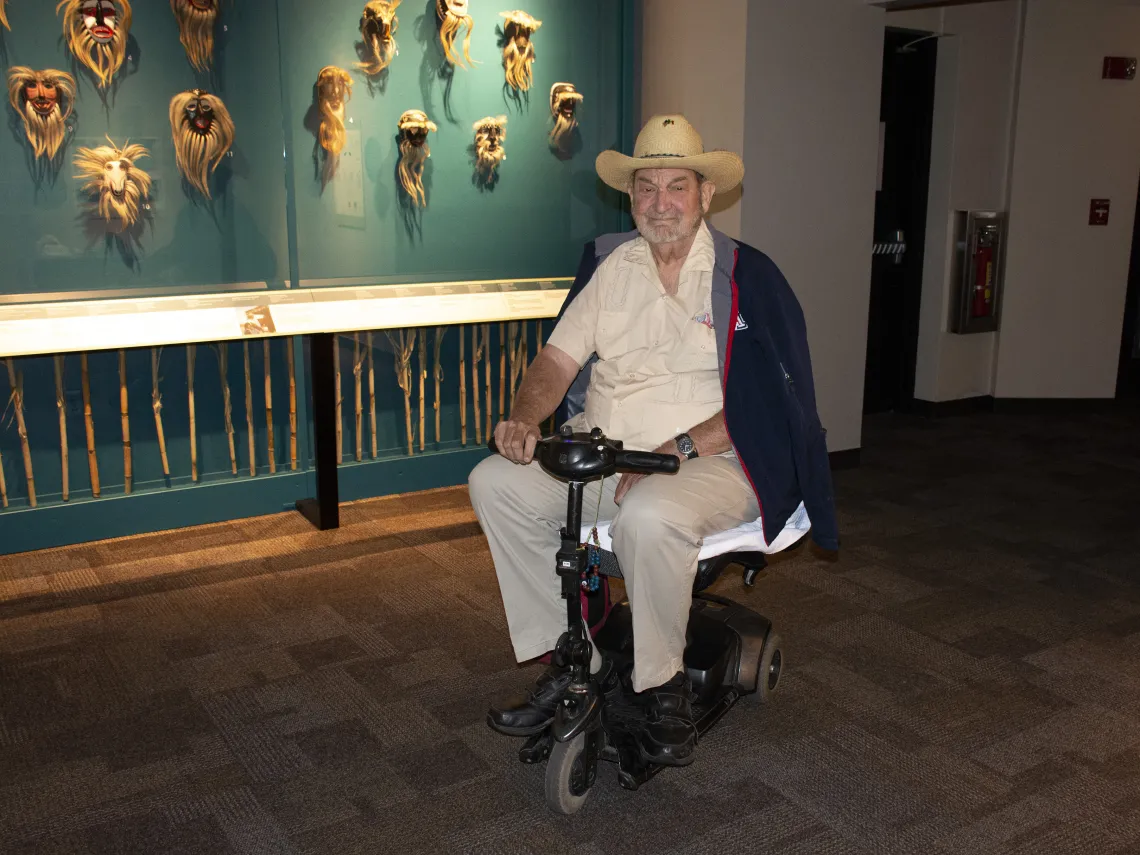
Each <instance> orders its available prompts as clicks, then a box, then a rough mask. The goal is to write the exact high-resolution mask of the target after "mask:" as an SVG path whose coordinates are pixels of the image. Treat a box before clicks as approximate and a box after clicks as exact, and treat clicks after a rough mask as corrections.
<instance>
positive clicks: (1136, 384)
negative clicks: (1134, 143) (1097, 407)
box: [1116, 195, 1140, 401]
mask: <svg viewBox="0 0 1140 855" xmlns="http://www.w3.org/2000/svg"><path fill="white" fill-rule="evenodd" d="M1116 397H1117V398H1126V399H1130V400H1133V401H1140V195H1138V196H1137V199H1136V223H1135V225H1133V226H1132V263H1131V265H1130V266H1129V268H1128V296H1127V297H1126V298H1125V302H1124V335H1123V336H1122V337H1121V340H1120V370H1119V372H1118V373H1117V375H1116Z"/></svg>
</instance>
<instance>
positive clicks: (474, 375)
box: [471, 324, 483, 445]
mask: <svg viewBox="0 0 1140 855" xmlns="http://www.w3.org/2000/svg"><path fill="white" fill-rule="evenodd" d="M482 358H483V348H482V347H480V345H479V325H478V324H472V325H471V398H472V400H473V401H474V402H475V444H476V445H482V444H483V415H482V413H481V412H480V410H479V387H480V383H479V360H481V359H482Z"/></svg>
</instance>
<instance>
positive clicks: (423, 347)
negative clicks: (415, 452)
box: [419, 327, 427, 451]
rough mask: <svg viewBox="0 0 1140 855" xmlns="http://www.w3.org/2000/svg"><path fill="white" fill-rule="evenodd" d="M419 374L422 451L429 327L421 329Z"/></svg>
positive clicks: (421, 447)
mask: <svg viewBox="0 0 1140 855" xmlns="http://www.w3.org/2000/svg"><path fill="white" fill-rule="evenodd" d="M419 340H420V352H419V374H420V378H419V379H420V451H423V450H424V433H425V430H424V409H425V407H426V406H427V400H426V399H425V397H424V382H425V381H426V380H427V327H424V328H423V329H422V330H420V331H419Z"/></svg>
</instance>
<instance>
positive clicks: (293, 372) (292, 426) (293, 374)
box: [285, 339, 297, 470]
mask: <svg viewBox="0 0 1140 855" xmlns="http://www.w3.org/2000/svg"><path fill="white" fill-rule="evenodd" d="M285 361H286V362H288V363H289V468H290V469H293V470H296V468H297V369H296V366H295V365H294V363H293V340H292V339H286V340H285Z"/></svg>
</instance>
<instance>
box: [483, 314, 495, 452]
mask: <svg viewBox="0 0 1140 855" xmlns="http://www.w3.org/2000/svg"><path fill="white" fill-rule="evenodd" d="M483 367H484V369H486V381H487V385H486V394H485V395H484V397H485V398H486V400H487V407H486V416H487V423H486V431H487V440H488V441H490V439H491V408H492V407H494V406H495V399H494V397H493V396H492V394H491V325H490V324H483Z"/></svg>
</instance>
